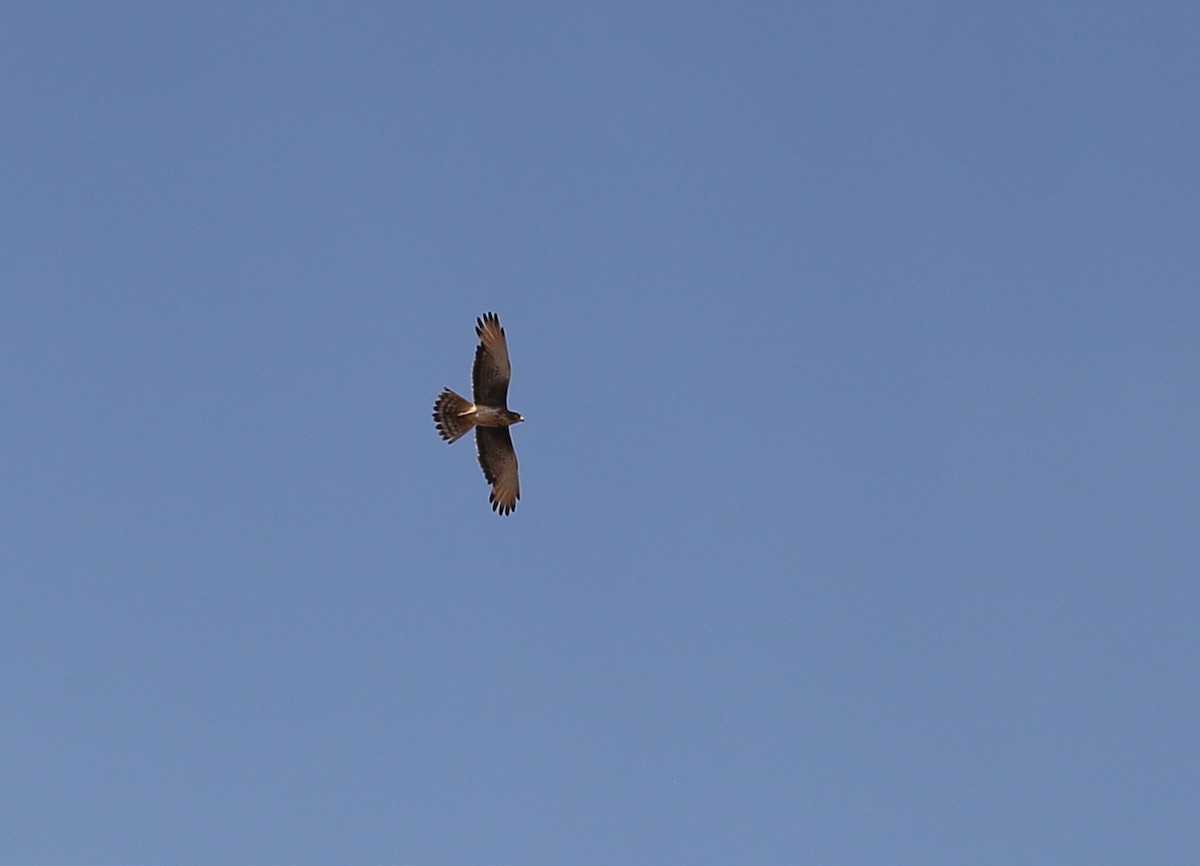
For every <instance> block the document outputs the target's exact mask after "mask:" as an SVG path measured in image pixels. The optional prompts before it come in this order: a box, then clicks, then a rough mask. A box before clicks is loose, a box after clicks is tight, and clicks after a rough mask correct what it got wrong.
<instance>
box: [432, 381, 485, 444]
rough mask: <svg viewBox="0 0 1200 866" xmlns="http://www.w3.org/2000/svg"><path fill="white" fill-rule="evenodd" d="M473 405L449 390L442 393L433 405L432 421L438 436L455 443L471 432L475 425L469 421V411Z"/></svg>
mask: <svg viewBox="0 0 1200 866" xmlns="http://www.w3.org/2000/svg"><path fill="white" fill-rule="evenodd" d="M474 408H475V404H474V403H472V402H471V401H470V400H468V399H467V398H466V397H460V396H459V395H458V394H455V393H454V392H453V391H451V390H450V389H449V388H447V389H445V390H444V391H442V393H441V395H440V396H439V397H438V398H437V402H436V403H434V404H433V420H434V421H436V422H437V431H438V435H439V436H441V437H442V438H443V439H445V440H446V441H447V442H457V441H458V440H459V439H461V438H462V437H463V436H465V435H467V434H468V433H470V432H471V428H472V427H474V426H475V423H474V422H473V421H472V420H471V410H472V409H474Z"/></svg>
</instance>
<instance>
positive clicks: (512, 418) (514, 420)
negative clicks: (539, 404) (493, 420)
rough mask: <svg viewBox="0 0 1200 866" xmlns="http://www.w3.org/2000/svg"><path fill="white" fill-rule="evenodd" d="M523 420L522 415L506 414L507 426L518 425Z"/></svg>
mask: <svg viewBox="0 0 1200 866" xmlns="http://www.w3.org/2000/svg"><path fill="white" fill-rule="evenodd" d="M524 420H525V416H524V415H519V414H517V413H516V412H509V413H508V423H509V424H520V423H521V422H522V421H524Z"/></svg>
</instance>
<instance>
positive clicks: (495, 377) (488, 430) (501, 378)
mask: <svg viewBox="0 0 1200 866" xmlns="http://www.w3.org/2000/svg"><path fill="white" fill-rule="evenodd" d="M475 333H476V334H477V335H478V336H479V346H478V347H476V349H475V366H474V368H473V369H472V375H471V379H472V385H473V390H472V395H473V396H474V398H475V401H474V402H471V401H470V400H468V399H467V398H466V397H463V396H461V395H460V394H456V393H454V392H453V391H451V390H450V389H449V388H446V389H445V390H443V391H442V393H441V395H440V396H439V397H438V399H437V402H436V403H435V404H434V406H433V419H434V421H436V422H437V430H438V435H439V436H441V437H442V438H443V439H445V440H446V442H450V443H452V442H456V441H458V440H459V439H461V438H462V437H463V436H465V435H466V434H467V433H468V432H470V431H471V430H472V429H474V430H475V445H476V449H477V451H478V453H479V465H480V467H481V468H482V469H483V476H484V478H486V479H487V482H488V483H489V484H491V485H492V493H491V495H490V496H489V497H488V499H489V500H490V501H491V503H492V509H493V510H494V511H496V512H497V513H498V514H511V513H512V512H513V510H514V509H515V508H516V507H517V500H518V499H520V498H521V484H520V480H519V477H518V475H517V453H516V451H515V450H513V444H512V436H511V435H509V432H508V428H509V427H511V426H512V425H513V424H519V423H520V422H521V421H524V420H525V419H524V418H522V417H521V416H520V415H518V414H517V413H516V412H513V411H511V410H510V409H509V408H508V382H509V380H510V379H511V378H512V365H511V364H510V363H509V360H508V340H507V339H506V337H505V335H504V328H502V327H501V326H500V319H499V318H498V317H497V316H496V314H495V313H485V314H484V315H483V316H481V317H480V318H479V319H478V321H477V322H476V324H475Z"/></svg>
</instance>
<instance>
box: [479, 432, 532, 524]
mask: <svg viewBox="0 0 1200 866" xmlns="http://www.w3.org/2000/svg"><path fill="white" fill-rule="evenodd" d="M475 444H476V446H477V448H478V450H479V465H480V467H481V468H482V469H483V477H484V478H486V479H487V481H488V484H490V485H492V493H491V495H490V496H489V497H488V501H489V502H491V503H492V510H493V511H495V512H497V513H499V514H512V512H513V509H515V508H516V507H517V500H518V499H520V498H521V481H520V479H519V478H518V477H517V452H516V451H514V450H513V443H512V436H510V435H509V433H508V428H507V427H476V428H475Z"/></svg>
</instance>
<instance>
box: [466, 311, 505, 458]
mask: <svg viewBox="0 0 1200 866" xmlns="http://www.w3.org/2000/svg"><path fill="white" fill-rule="evenodd" d="M475 333H476V334H478V335H479V346H478V347H476V349H475V367H474V369H473V370H472V371H471V384H472V386H473V387H474V389H475V390H474V393H475V402H476V403H477V404H479V405H481V406H500V407H504V408H507V407H508V380H509V379H511V378H512V365H511V364H509V362H508V340H506V339H505V337H504V328H502V327H500V318H499V317H498V316H497V315H496V314H495V313H484V314H483V315H482V316H480V317H479V319H478V321H477V322H476V323H475ZM511 447H512V446H511V445H510V446H509V448H510V450H511Z"/></svg>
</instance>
